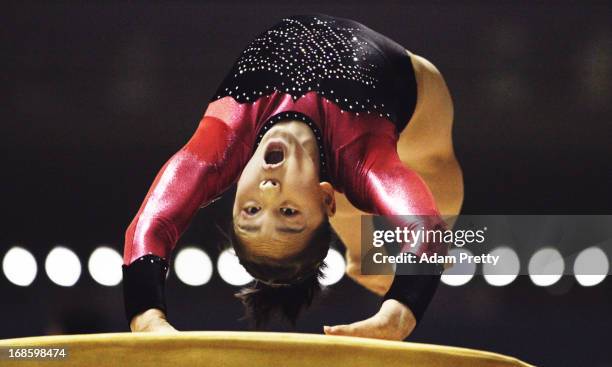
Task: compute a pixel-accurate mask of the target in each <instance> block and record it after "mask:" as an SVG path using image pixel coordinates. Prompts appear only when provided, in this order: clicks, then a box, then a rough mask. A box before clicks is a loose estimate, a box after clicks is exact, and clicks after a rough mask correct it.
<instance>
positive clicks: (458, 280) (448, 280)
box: [440, 248, 476, 287]
mask: <svg viewBox="0 0 612 367" xmlns="http://www.w3.org/2000/svg"><path fill="white" fill-rule="evenodd" d="M461 253H466V254H468V255H469V256H473V254H472V252H471V251H470V250H468V249H466V248H453V249H451V250H450V251H449V252H448V255H449V256H454V257H455V258H456V259H459V255H460V254H461ZM475 273H476V264H475V263H473V262H469V263H467V262H466V263H463V264H460V263H457V264H453V266H452V267H451V268H449V269H446V270H444V273H443V274H442V277H441V279H440V280H441V281H442V283H444V284H446V285H450V286H452V287H458V286H460V285H464V284H466V283H467V282H469V281H470V280H472V278H473V277H474V274H475Z"/></svg>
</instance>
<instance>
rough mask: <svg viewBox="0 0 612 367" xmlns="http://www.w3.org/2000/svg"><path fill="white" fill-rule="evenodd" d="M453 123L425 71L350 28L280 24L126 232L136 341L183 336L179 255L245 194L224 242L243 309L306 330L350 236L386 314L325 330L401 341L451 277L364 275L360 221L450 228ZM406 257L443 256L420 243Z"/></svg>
mask: <svg viewBox="0 0 612 367" xmlns="http://www.w3.org/2000/svg"><path fill="white" fill-rule="evenodd" d="M452 121H453V105H452V100H451V97H450V94H449V91H448V89H447V87H446V83H445V81H444V79H443V77H442V75H441V74H440V72H439V71H438V70H437V69H436V67H435V66H434V65H433V64H432V63H430V62H429V61H427V60H426V59H425V58H423V57H421V56H418V55H416V54H414V53H412V52H410V51H408V50H406V49H405V48H404V47H402V46H400V45H399V44H398V43H396V42H394V41H393V40H391V39H389V38H387V37H385V36H383V35H381V34H380V33H377V32H375V31H373V30H371V29H369V28H367V27H366V26H364V25H363V24H360V23H358V22H355V21H353V20H349V19H344V18H338V17H331V16H328V15H324V14H314V15H298V16H291V17H287V18H284V19H282V20H281V21H280V22H278V23H277V24H275V25H274V26H272V27H271V28H269V29H267V30H266V31H264V32H263V33H261V34H260V35H258V36H257V37H256V38H255V39H254V40H253V41H252V42H251V43H250V44H249V45H248V46H247V47H246V48H245V49H244V50H243V52H242V53H241V54H240V56H239V58H238V60H237V61H236V63H235V64H234V65H233V66H232V68H231V70H230V72H229V73H228V75H227V76H226V77H225V79H224V80H223V81H222V83H221V85H220V86H219V87H218V89H217V91H216V93H215V94H214V95H213V97H212V98H211V100H210V103H209V104H208V106H207V108H206V110H205V112H204V115H203V117H202V119H201V121H200V123H199V125H198V127H197V129H196V131H195V133H194V134H193V136H192V137H191V138H190V140H189V141H188V142H187V143H186V145H185V146H183V147H182V148H181V149H180V150H179V151H178V152H177V153H175V154H174V155H173V156H172V157H171V158H170V159H169V160H168V161H167V162H166V163H165V164H164V166H163V167H162V168H161V170H160V171H159V173H158V174H157V176H156V178H155V180H154V182H153V184H152V185H151V187H150V189H149V191H148V193H147V195H146V197H145V199H144V201H143V203H142V205H141V206H140V209H139V211H138V213H137V214H136V216H135V217H134V219H133V221H132V222H131V224H130V225H129V227H128V228H127V230H126V235H125V247H124V264H123V284H124V285H123V289H124V301H125V310H126V317H127V320H128V322H129V324H130V329H131V330H132V331H167V332H175V331H176V329H174V327H172V326H171V325H170V324H169V323H168V321H167V318H166V315H167V308H166V302H165V280H166V274H167V271H168V266H169V259H170V256H171V253H172V251H173V249H174V247H175V245H176V243H177V241H178V239H179V237H180V236H181V234H182V233H183V232H184V231H185V229H186V228H187V227H188V225H189V223H190V221H191V219H192V218H193V217H194V215H195V214H196V212H197V211H198V209H199V208H201V207H204V206H206V205H208V204H210V203H211V202H212V201H213V200H215V199H216V198H218V197H219V196H220V195H221V194H223V193H224V192H226V191H227V190H228V188H230V187H231V186H233V185H234V184H236V196H235V199H234V204H233V209H232V218H231V225H230V226H229V231H228V237H229V240H230V242H231V246H232V247H233V248H234V250H235V253H236V255H237V256H238V258H239V260H240V263H241V264H242V265H243V266H244V267H245V269H246V270H247V271H248V272H249V273H250V274H251V275H252V276H253V278H254V280H253V282H252V283H251V284H250V285H249V287H247V288H243V289H242V290H240V291H239V292H238V293H237V294H236V296H237V297H238V298H239V299H240V300H241V301H242V303H243V304H244V305H245V308H246V314H247V316H249V317H251V318H252V319H253V320H254V321H255V324H256V326H260V325H262V324H263V323H265V322H266V321H267V320H268V319H269V318H270V317H271V316H272V315H280V316H284V317H286V318H287V319H288V320H290V321H291V322H293V323H294V322H295V320H296V318H297V317H298V315H299V313H300V311H301V310H303V309H304V308H305V307H307V306H308V305H310V303H311V301H312V299H313V297H314V296H315V295H316V294H317V293H318V292H319V291H320V290H321V285H320V283H319V279H320V277H321V276H322V269H323V268H324V267H325V263H324V261H323V260H324V258H325V256H326V254H327V251H328V249H329V246H330V244H331V243H333V242H334V241H336V240H338V237H339V240H340V241H341V242H342V243H343V244H344V245H345V246H346V259H347V268H346V272H347V274H348V276H349V277H351V278H352V279H354V280H355V281H357V282H358V283H360V284H361V285H363V286H364V287H366V288H367V289H369V290H371V291H372V292H374V293H376V294H378V295H380V296H382V298H383V300H382V303H381V307H380V310H379V311H378V312H377V313H376V314H375V315H373V316H372V317H370V318H368V319H366V320H362V321H357V322H355V323H352V324H348V325H335V326H324V327H323V332H324V333H325V334H328V335H353V336H362V337H372V338H381V339H391V340H403V339H405V338H406V337H407V336H408V335H409V334H410V333H411V332H412V330H413V329H414V328H415V326H416V325H417V323H418V322H419V320H420V319H421V318H422V316H423V313H424V311H425V309H426V308H427V306H428V304H429V302H430V300H431V298H432V297H433V294H434V292H435V290H436V288H437V285H438V283H439V280H440V273H441V269H439V268H438V267H436V268H435V270H433V271H431V272H428V273H423V274H419V275H393V274H391V275H362V274H361V272H360V258H361V247H360V231H359V230H358V228H360V225H361V215H362V214H374V215H380V216H392V215H414V216H411V217H400V218H410V219H401V220H400V221H403V222H402V223H401V224H402V225H403V226H406V227H407V228H416V227H417V226H418V227H424V228H426V229H436V228H447V227H448V225H449V223H445V222H444V219H442V215H441V213H442V214H444V215H456V214H458V213H459V211H460V208H461V204H462V201H463V179H462V173H461V169H460V167H459V164H458V162H457V160H456V158H455V155H454V151H453V144H452V134H451V130H452V129H451V128H452ZM394 218H398V217H394ZM407 251H410V252H412V253H414V254H416V255H419V256H420V255H421V254H423V253H426V254H440V255H445V253H446V248H445V247H444V246H443V245H441V244H436V243H425V242H423V243H419V244H418V246H415V247H413V248H410V249H408V250H407Z"/></svg>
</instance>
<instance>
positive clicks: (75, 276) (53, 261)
mask: <svg viewBox="0 0 612 367" xmlns="http://www.w3.org/2000/svg"><path fill="white" fill-rule="evenodd" d="M45 271H46V272H47V276H48V277H49V279H51V281H53V283H55V284H57V285H61V286H63V287H72V286H73V285H74V284H75V283H76V282H77V281H78V280H79V277H80V276H81V262H80V261H79V258H78V257H77V255H76V254H75V253H74V252H72V250H70V249H68V248H66V247H63V246H57V247H55V248H54V249H53V250H51V252H49V255H47V259H46V260H45Z"/></svg>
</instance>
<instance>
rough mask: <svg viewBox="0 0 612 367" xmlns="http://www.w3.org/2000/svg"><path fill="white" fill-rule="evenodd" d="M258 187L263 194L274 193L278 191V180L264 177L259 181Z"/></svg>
mask: <svg viewBox="0 0 612 367" xmlns="http://www.w3.org/2000/svg"><path fill="white" fill-rule="evenodd" d="M259 189H260V190H261V191H262V192H263V193H264V195H274V194H277V193H278V192H279V191H280V182H278V181H277V180H274V179H266V180H263V181H261V182H260V183H259Z"/></svg>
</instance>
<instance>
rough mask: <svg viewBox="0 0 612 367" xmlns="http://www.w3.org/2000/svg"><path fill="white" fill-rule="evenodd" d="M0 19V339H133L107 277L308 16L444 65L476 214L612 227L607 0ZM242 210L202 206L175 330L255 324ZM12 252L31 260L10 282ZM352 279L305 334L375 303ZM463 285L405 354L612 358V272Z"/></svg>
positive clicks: (179, 5)
mask: <svg viewBox="0 0 612 367" xmlns="http://www.w3.org/2000/svg"><path fill="white" fill-rule="evenodd" d="M2 8H3V11H2V15H0V18H1V19H2V28H3V29H2V32H1V34H2V36H1V37H2V41H3V42H2V44H3V46H4V47H3V54H2V64H3V66H4V67H3V69H4V72H3V73H2V77H1V79H2V83H1V85H0V88H1V89H2V92H3V93H2V95H4V98H3V102H2V108H1V109H0V114H1V118H2V123H1V124H0V136H2V137H3V139H2V145H1V147H0V149H1V152H2V157H3V158H4V159H3V162H2V180H1V183H0V188H1V198H2V208H3V210H2V218H3V219H2V225H1V227H0V228H1V229H2V230H1V231H0V258H2V259H3V270H4V271H3V272H2V275H0V294H1V296H0V315H1V316H2V318H3V320H2V323H1V326H0V338H10V337H20V336H30V335H45V334H58V333H97V332H112V331H127V330H128V325H127V322H126V320H125V319H124V313H123V303H122V302H123V299H122V291H121V285H120V283H118V282H119V281H120V278H117V275H116V274H117V273H113V272H112V271H107V270H106V267H108V266H110V267H111V268H112V267H113V266H115V265H116V264H117V265H116V266H119V265H120V263H121V258H120V254H122V251H123V243H122V241H123V234H124V231H125V228H126V227H127V225H128V224H129V222H130V221H131V219H132V217H133V215H134V214H135V213H136V211H137V209H138V207H139V205H140V203H141V201H142V199H143V198H144V195H145V194H146V191H147V189H148V187H149V185H150V184H151V182H152V180H153V178H154V176H155V174H156V173H157V171H158V169H159V168H160V167H161V166H162V164H163V163H164V162H165V160H166V159H168V158H169V157H170V155H171V154H173V153H174V152H175V151H176V150H177V149H178V148H180V146H182V144H184V143H185V142H186V141H187V139H188V138H189V137H190V135H191V133H192V132H193V131H194V129H195V128H196V126H197V123H198V122H199V120H200V118H201V116H202V114H203V112H204V110H205V108H206V104H207V101H208V99H209V98H210V97H211V96H212V93H213V92H214V90H215V88H216V86H217V85H218V84H219V83H220V82H221V78H222V77H223V76H224V75H225V73H226V72H227V71H228V70H229V67H230V65H231V64H232V63H233V61H234V59H235V58H236V57H237V56H238V54H239V53H240V52H241V50H242V47H243V46H244V45H246V44H247V43H248V42H249V41H250V39H251V38H253V37H254V36H255V35H256V34H258V33H260V32H261V31H263V30H264V29H265V28H266V27H268V26H270V25H272V24H273V23H274V22H275V21H276V20H277V19H279V18H280V17H282V16H286V15H290V14H294V13H312V12H319V13H329V14H332V15H336V16H341V17H347V18H353V19H355V20H357V21H360V22H362V23H364V24H366V25H367V26H369V27H370V28H373V29H375V30H377V31H379V32H381V33H383V34H385V35H387V36H389V37H391V38H393V39H395V40H396V41H397V42H399V43H401V44H403V45H404V46H405V47H406V48H408V49H410V50H411V51H413V52H415V53H417V54H420V55H422V56H424V57H426V58H427V59H429V60H430V61H432V62H433V63H434V64H435V65H436V66H437V67H438V68H439V69H440V70H441V71H442V73H443V74H444V76H445V78H446V81H447V83H448V85H449V88H450V91H451V94H452V96H453V99H454V103H455V128H454V140H455V148H456V152H457V155H458V158H459V160H460V162H461V164H462V166H463V170H464V178H465V187H466V196H465V203H464V208H463V213H465V214H612V213H611V211H612V208H611V204H612V200H611V198H612V196H611V195H610V193H609V189H610V187H611V183H612V168H611V165H610V157H611V156H612V147H611V141H612V128H611V123H612V103H611V101H612V25H611V24H612V23H611V22H610V15H611V14H612V5H611V3H610V2H605V1H601V2H595V1H590V2H589V1H584V2H573V1H554V2H553V1H549V2H545V1H541V2H531V1H515V2H484V1H461V2H450V1H449V2H434V3H429V2H424V1H415V2H407V1H386V0H382V1H375V2H358V1H346V0H339V1H334V2H327V1H321V0H317V1H291V0H285V1H266V2H257V3H255V2H251V1H236V2H222V1H214V2H213V1H209V2H176V3H164V2H155V3H149V2H122V3H117V4H115V3H110V2H109V3H106V2H97V3H96V2H86V3H85V2H84V3H76V2H56V3H46V2H12V3H5V4H4V5H3V7H2ZM228 202H229V200H228V199H227V198H225V199H223V200H222V201H220V202H218V203H216V204H215V205H213V206H212V207H211V208H206V209H204V210H202V211H201V212H200V214H199V215H198V217H197V218H196V219H195V221H194V222H193V223H192V225H191V228H190V230H189V231H188V232H187V233H186V234H185V235H184V236H183V238H182V240H181V241H180V243H179V245H178V247H177V252H176V253H175V254H177V255H178V253H179V252H180V251H181V250H184V249H189V251H191V252H188V253H184V254H183V255H184V256H183V260H184V262H183V265H182V266H183V267H184V269H186V270H184V273H183V274H181V273H179V274H178V275H177V272H176V271H175V269H172V270H171V273H170V275H169V277H168V286H167V292H168V294H167V296H168V306H169V319H170V321H171V322H172V323H173V324H174V325H175V326H176V327H177V328H178V329H180V330H245V329H248V324H247V323H246V322H244V321H238V319H239V318H240V317H241V315H242V308H241V306H240V304H239V302H238V301H236V300H234V299H233V296H232V294H233V292H234V291H236V290H237V287H235V286H232V285H230V284H229V282H239V281H240V279H238V280H236V279H234V278H228V277H227V276H225V279H224V278H223V277H222V275H224V274H222V273H221V274H220V272H219V271H218V267H217V261H218V259H219V258H220V254H221V251H222V245H223V240H222V237H220V236H219V234H218V233H217V232H216V231H215V230H214V225H213V220H212V219H211V218H214V217H215V216H220V215H222V214H220V213H223V212H224V208H225V207H227V204H228ZM547 245H550V244H547ZM553 245H554V244H553ZM58 247H59V248H58ZM100 247H102V249H101V250H97V251H96V249H98V248H100ZM537 249H538V248H537V247H535V246H534V249H533V252H535V251H536V250H537ZM24 250H27V253H26V252H25V251H24ZM338 251H339V252H340V253H342V249H338ZM28 253H29V254H31V257H30V256H29V255H28ZM94 253H95V256H92V254H94ZM117 254H119V257H118V256H117ZM336 255H337V254H336ZM224 256H225V255H224ZM607 257H608V258H610V257H612V254H610V253H608V254H607ZM177 258H178V256H177ZM207 258H208V259H209V260H210V263H206V259H207ZM336 258H340V259H341V256H336ZM11 259H13V260H14V259H17V260H19V261H23V263H21V262H20V263H19V266H17V268H18V269H17V270H15V267H16V266H15V263H16V262H15V261H17V260H15V261H8V260H11ZM228 259H229V261H230V262H231V256H230V257H228ZM198 261H199V262H198ZM7 263H9V264H8V265H7ZM34 263H35V265H36V270H37V271H36V272H35V273H32V269H33V265H32V264H34ZM194 264H195V269H196V270H197V271H196V272H195V274H194V273H193V272H191V273H190V271H189V269H190V266H192V267H193V266H194ZM199 264H204V265H199ZM206 264H208V265H206ZM338 264H340V266H341V265H342V263H341V261H340V262H338ZM172 265H173V266H174V263H173V264H172ZM521 266H524V264H521ZM7 269H8V270H7ZM20 269H21V271H25V273H26V274H25V275H18V276H16V277H17V278H19V276H21V278H19V279H21V281H22V283H23V284H22V285H17V284H15V283H14V282H13V281H11V280H10V279H12V278H9V275H7V271H13V272H15V271H17V272H19V271H20ZM79 269H80V271H79ZM192 269H193V268H192ZM177 270H178V265H177ZM116 271H118V272H119V273H118V274H119V275H118V276H119V277H120V269H117V270H116ZM198 271H199V272H198ZM113 274H115V275H113ZM179 275H180V276H181V278H183V280H181V278H179ZM341 276H342V273H341V272H340V273H336V280H337V283H335V284H333V285H332V286H331V287H330V291H329V292H328V293H327V295H326V296H325V297H323V298H321V299H319V300H318V301H317V302H316V304H315V305H314V307H312V309H311V310H310V311H308V312H307V313H306V314H305V316H304V317H303V318H302V319H301V320H300V321H299V323H298V326H297V331H300V332H313V333H320V332H322V325H324V324H334V323H345V322H351V321H355V320H358V319H361V318H364V317H367V316H369V315H371V314H372V313H373V312H375V311H376V310H377V306H378V304H379V300H378V299H377V298H376V297H374V296H373V295H370V294H369V293H368V292H367V291H365V290H363V289H361V288H360V287H359V286H358V285H356V284H355V283H354V282H352V281H351V280H350V279H348V278H347V277H343V278H341V279H340V277H341ZM230 277H231V275H230ZM332 278H333V277H332ZM186 282H187V283H188V282H192V283H194V284H201V285H197V286H192V285H188V284H186ZM202 283H204V284H202ZM461 283H464V284H462V285H460V286H450V285H446V284H444V285H441V287H440V289H439V291H438V293H437V295H436V297H435V299H434V301H433V303H432V305H431V307H430V308H429V310H428V312H427V314H426V317H425V319H424V320H423V322H422V324H421V325H420V327H419V328H418V329H417V330H416V332H415V333H414V334H413V336H412V337H411V338H410V340H411V341H415V342H425V343H435V344H444V345H453V346H464V347H470V348H477V349H485V350H490V351H495V352H500V353H504V354H509V355H513V356H516V357H519V358H521V359H523V360H525V361H527V362H530V363H534V364H537V365H550V366H555V365H556V366H560V365H584V366H610V365H611V363H612V359H611V358H610V354H609V348H605V347H604V343H607V342H606V341H607V340H609V329H610V325H611V322H612V319H611V317H610V313H609V310H610V308H611V306H612V292H611V291H612V282H611V281H610V279H609V277H608V278H606V279H605V280H603V281H602V282H600V283H598V284H596V285H594V286H591V287H586V286H583V285H582V284H581V283H579V282H578V281H577V280H576V279H575V278H574V277H573V276H564V277H562V278H561V279H560V280H559V281H558V282H556V283H555V284H553V285H551V286H547V287H541V286H536V285H535V284H534V282H532V281H531V279H530V278H529V277H528V276H519V277H518V278H517V279H516V280H514V281H513V282H512V283H510V284H508V285H505V286H501V287H496V286H492V285H490V284H488V283H487V282H486V281H485V279H484V278H483V277H482V276H475V277H473V278H471V279H469V281H467V283H465V282H461ZM60 284H63V285H60ZM104 284H107V285H104ZM270 330H291V329H290V328H288V327H286V326H284V325H281V324H273V325H272V326H271V327H270Z"/></svg>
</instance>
